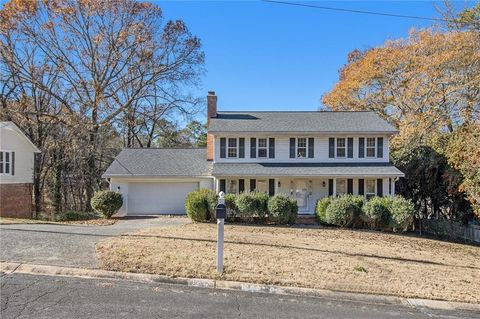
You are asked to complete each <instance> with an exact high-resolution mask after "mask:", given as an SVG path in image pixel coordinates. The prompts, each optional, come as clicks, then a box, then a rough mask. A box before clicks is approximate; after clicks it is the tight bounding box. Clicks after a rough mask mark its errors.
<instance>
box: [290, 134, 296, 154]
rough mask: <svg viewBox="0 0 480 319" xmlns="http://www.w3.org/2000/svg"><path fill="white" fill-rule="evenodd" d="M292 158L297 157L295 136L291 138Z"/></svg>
mask: <svg viewBox="0 0 480 319" xmlns="http://www.w3.org/2000/svg"><path fill="white" fill-rule="evenodd" d="M290 158H295V138H294V137H291V138H290Z"/></svg>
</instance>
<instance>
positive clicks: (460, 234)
mask: <svg viewBox="0 0 480 319" xmlns="http://www.w3.org/2000/svg"><path fill="white" fill-rule="evenodd" d="M420 223H421V231H422V232H423V233H426V234H430V235H435V236H439V237H446V238H450V239H454V240H463V241H466V242H475V243H480V226H479V225H464V224H463V223H460V222H455V221H450V220H442V219H438V220H437V219H423V220H421V222H420Z"/></svg>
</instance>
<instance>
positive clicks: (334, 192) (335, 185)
mask: <svg viewBox="0 0 480 319" xmlns="http://www.w3.org/2000/svg"><path fill="white" fill-rule="evenodd" d="M332 194H333V197H336V196H337V179H336V178H334V179H333V193H332Z"/></svg>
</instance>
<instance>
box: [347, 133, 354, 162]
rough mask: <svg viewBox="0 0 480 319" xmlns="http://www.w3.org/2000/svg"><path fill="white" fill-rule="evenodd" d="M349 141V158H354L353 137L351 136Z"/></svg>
mask: <svg viewBox="0 0 480 319" xmlns="http://www.w3.org/2000/svg"><path fill="white" fill-rule="evenodd" d="M347 141H348V158H353V137H349V138H348V139H347Z"/></svg>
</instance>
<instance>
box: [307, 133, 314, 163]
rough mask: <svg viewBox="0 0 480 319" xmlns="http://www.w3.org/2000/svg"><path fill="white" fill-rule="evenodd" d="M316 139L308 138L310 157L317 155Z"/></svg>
mask: <svg viewBox="0 0 480 319" xmlns="http://www.w3.org/2000/svg"><path fill="white" fill-rule="evenodd" d="M314 144H315V139H314V138H313V137H309V138H308V158H314V157H315V146H314Z"/></svg>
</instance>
